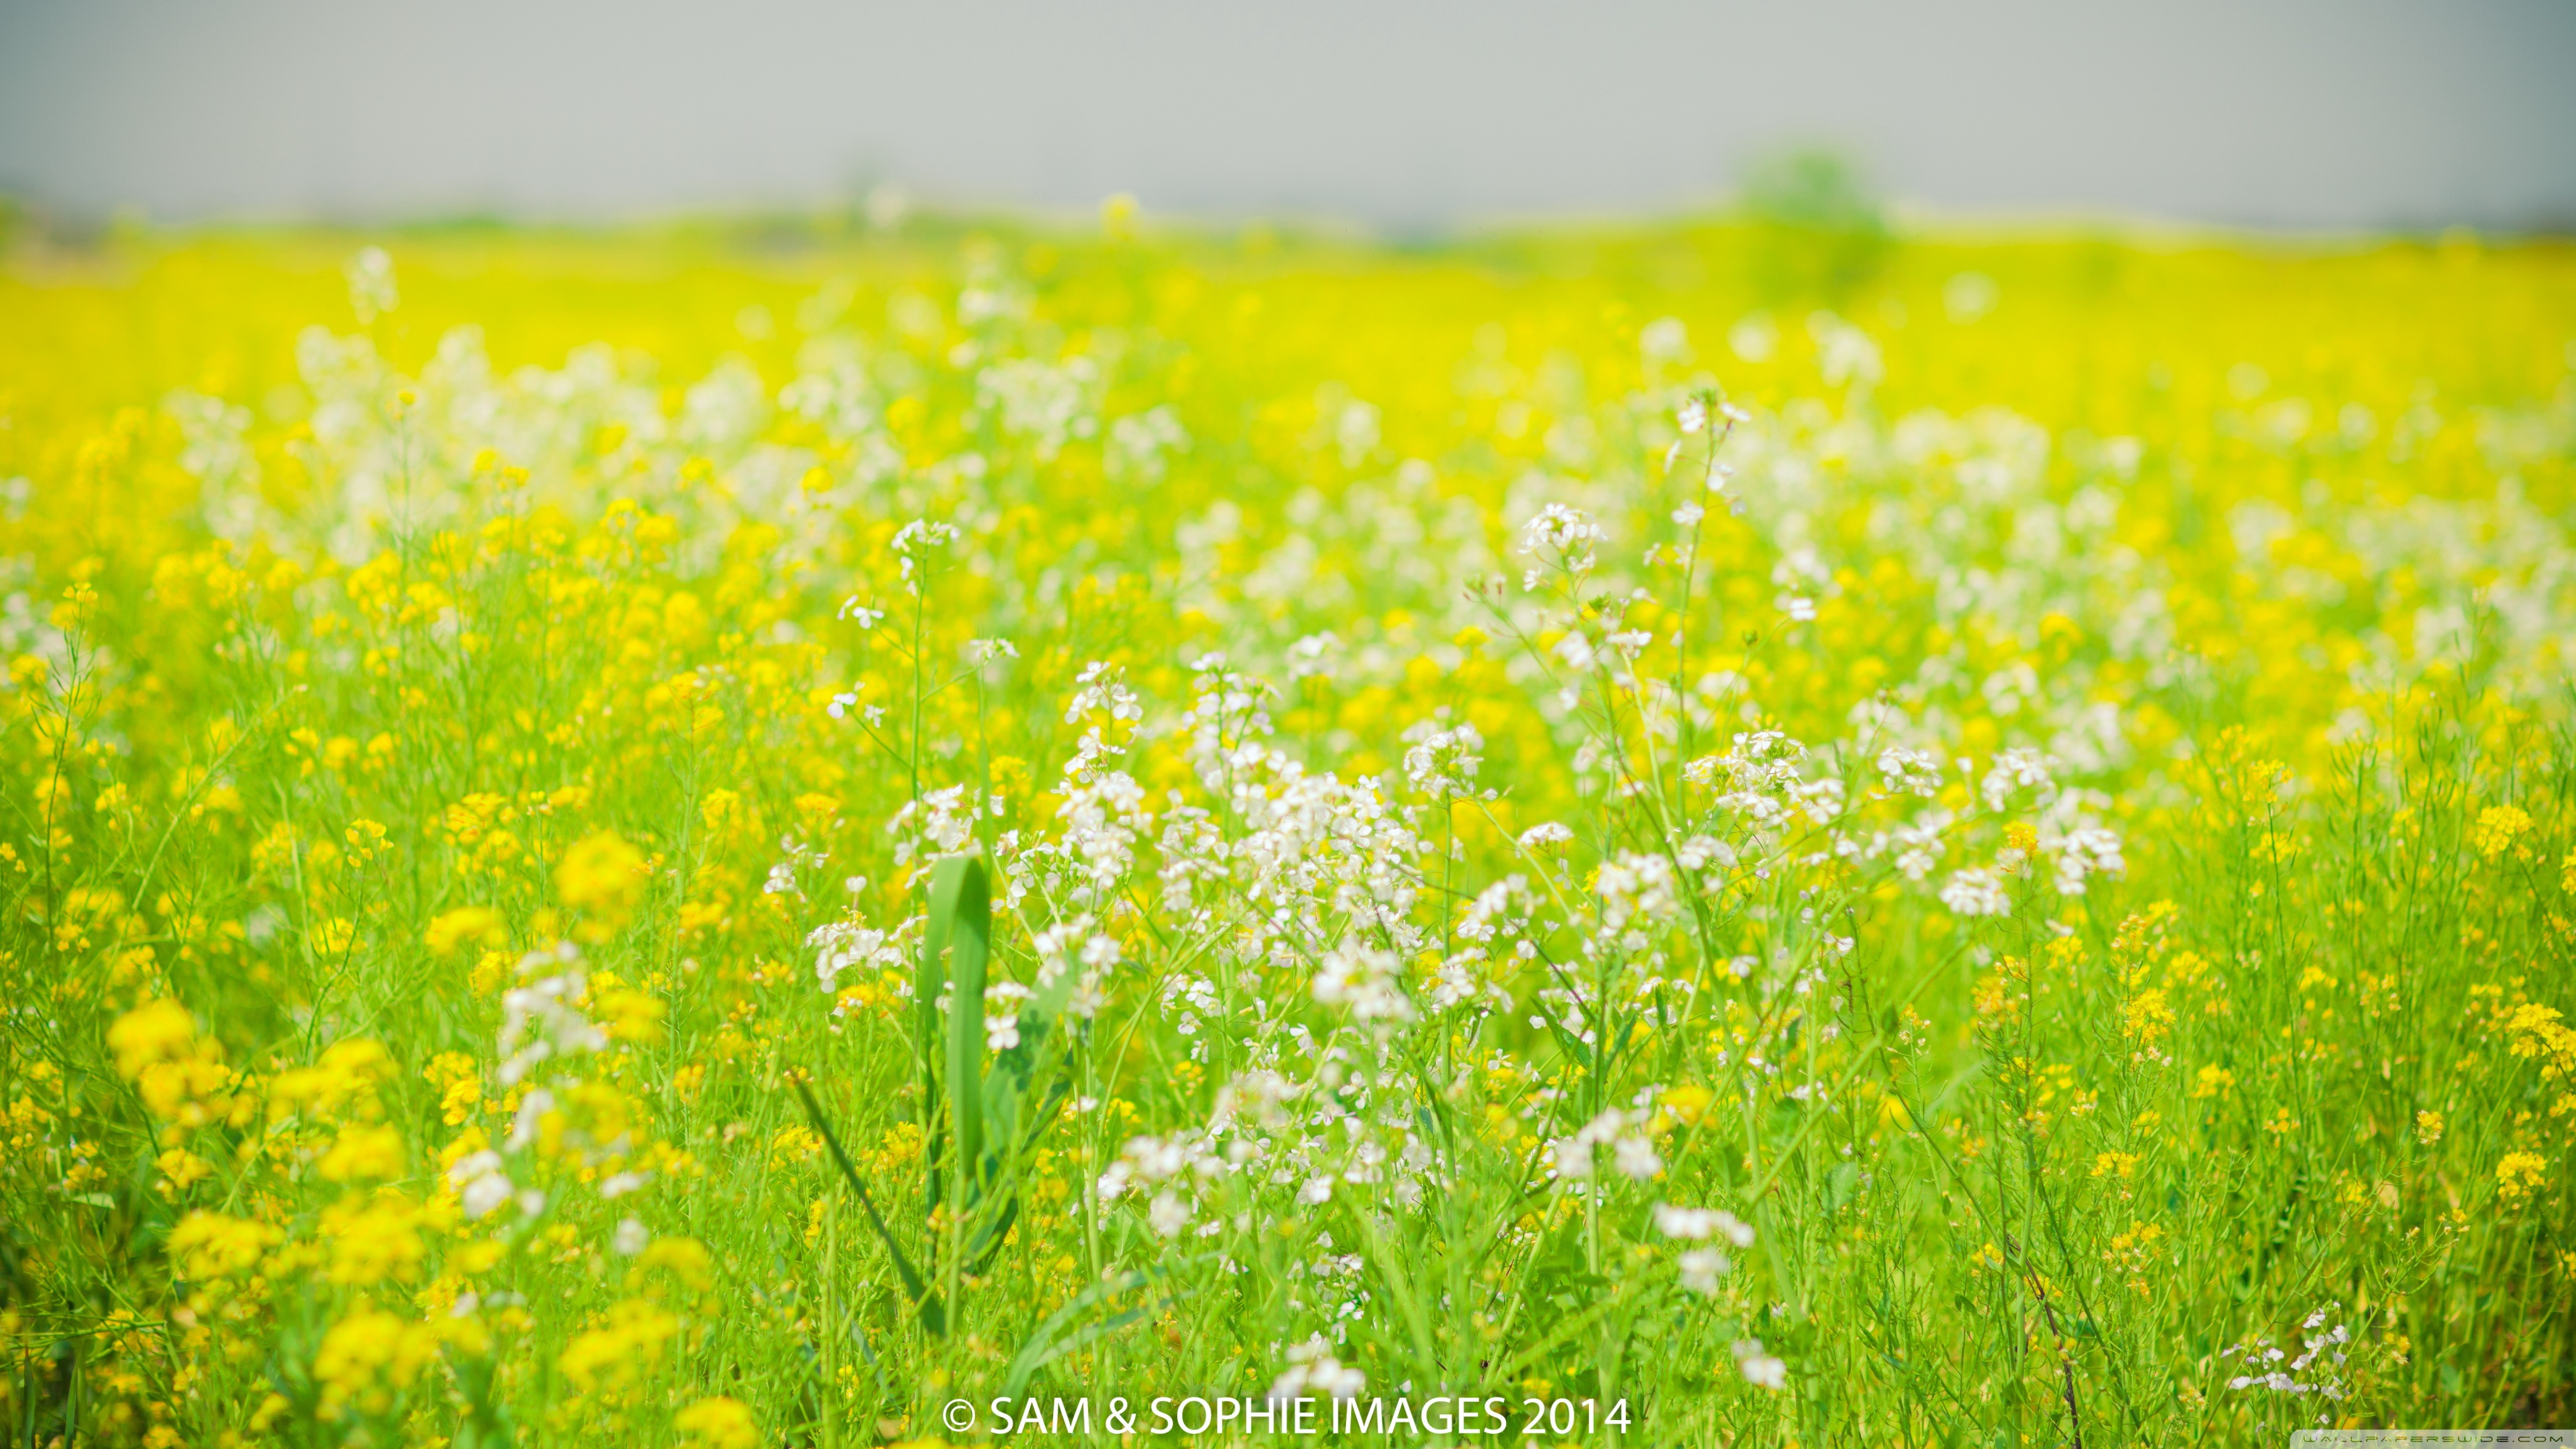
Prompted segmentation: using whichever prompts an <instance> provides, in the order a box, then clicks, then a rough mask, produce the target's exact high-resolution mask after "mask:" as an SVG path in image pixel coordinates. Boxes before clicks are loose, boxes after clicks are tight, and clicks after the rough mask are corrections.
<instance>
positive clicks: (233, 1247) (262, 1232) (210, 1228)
mask: <svg viewBox="0 0 2576 1449" xmlns="http://www.w3.org/2000/svg"><path fill="white" fill-rule="evenodd" d="M282 1241H284V1235H283V1234H281V1233H279V1232H278V1230H277V1229H275V1228H273V1227H270V1226H269V1225H268V1224H266V1223H263V1222H256V1221H254V1220H252V1219H250V1218H236V1217H229V1216H227V1215H225V1214H223V1213H214V1212H206V1211H204V1210H203V1209H199V1210H197V1211H195V1212H191V1213H189V1214H188V1215H187V1216H186V1217H183V1218H181V1219H179V1223H178V1226H176V1227H174V1228H172V1229H171V1230H170V1239H169V1252H170V1257H171V1259H172V1260H173V1261H175V1262H176V1263H177V1264H178V1265H179V1271H180V1273H181V1274H182V1275H183V1276H185V1277H188V1278H191V1279H200V1280H202V1279H207V1278H229V1277H237V1276H239V1275H241V1274H244V1273H248V1272H249V1271H250V1270H251V1269H253V1268H255V1267H257V1266H258V1265H259V1260H260V1258H261V1256H262V1255H264V1254H265V1253H267V1252H268V1250H269V1249H271V1248H273V1247H276V1246H277V1245H278V1244H279V1243H280V1242H282Z"/></svg>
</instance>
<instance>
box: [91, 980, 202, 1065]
mask: <svg viewBox="0 0 2576 1449" xmlns="http://www.w3.org/2000/svg"><path fill="white" fill-rule="evenodd" d="M196 1041H197V1019H196V1018H195V1017H194V1016H191V1015H189V1014H188V1008H186V1007H184V1006H181V1005H180V1004H179V1003H178V1002H176V1001H173V1000H171V999H169V998H168V997H162V998H159V999H158V1000H154V1001H147V1002H145V1003H143V1004H142V1005H141V1006H138V1007H136V1008H134V1009H133V1010H132V1011H129V1012H127V1013H125V1014H124V1015H123V1016H120V1017H118V1018H117V1019H116V1023H115V1024H114V1025H112V1026H110V1027H109V1028H108V1029H107V1045H108V1049H109V1050H110V1051H113V1052H114V1053H116V1070H117V1071H118V1072H119V1073H120V1074H122V1075H123V1076H124V1077H125V1079H126V1080H127V1081H133V1080H135V1079H137V1078H139V1077H141V1076H142V1075H143V1069H144V1068H145V1067H148V1066H150V1065H152V1064H153V1063H154V1062H165V1061H177V1060H179V1059H181V1058H184V1057H186V1056H188V1055H189V1054H190V1053H191V1052H192V1051H193V1050H194V1049H195V1046H196Z"/></svg>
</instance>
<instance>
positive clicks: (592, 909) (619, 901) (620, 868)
mask: <svg viewBox="0 0 2576 1449" xmlns="http://www.w3.org/2000/svg"><path fill="white" fill-rule="evenodd" d="M644 868H645V859H644V853H643V852H642V851H640V850H637V849H636V848H635V847H634V846H631V845H629V844H627V843H626V842H625V841H623V840H621V839H619V838H618V836H617V833H616V832H615V831H613V830H602V831H599V832H597V833H595V834H592V835H587V836H584V837H582V838H581V839H580V840H578V841H575V842H574V843H573V846H572V848H571V849H569V850H566V851H565V852H564V855H563V859H562V861H560V862H559V863H557V865H556V866H555V897H556V899H558V900H560V901H562V902H563V903H564V904H565V905H566V906H569V907H570V908H572V909H573V910H576V911H582V912H586V913H587V914H589V915H590V916H591V917H592V918H593V919H594V920H595V921H596V922H597V924H598V925H599V927H600V928H601V929H600V931H599V933H598V934H599V936H600V938H601V939H605V937H606V936H607V935H610V934H614V933H615V931H616V929H617V928H618V927H620V926H623V925H624V924H626V918H627V917H628V916H630V915H632V914H634V911H635V907H636V906H637V904H639V903H640V902H641V901H642V900H643V899H644V885H645V879H644Z"/></svg>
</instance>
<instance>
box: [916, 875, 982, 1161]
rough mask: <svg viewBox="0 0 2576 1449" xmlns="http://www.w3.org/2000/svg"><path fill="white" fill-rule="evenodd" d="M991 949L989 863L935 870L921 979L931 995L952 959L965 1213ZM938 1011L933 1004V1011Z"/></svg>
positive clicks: (952, 1070)
mask: <svg viewBox="0 0 2576 1449" xmlns="http://www.w3.org/2000/svg"><path fill="white" fill-rule="evenodd" d="M992 948H993V893H992V888H991V886H990V885H989V884H988V883H987V881H986V879H985V875H984V863H983V862H982V861H980V860H977V859H975V858H974V857H972V856H964V855H952V856H950V857H948V858H947V859H945V860H942V861H941V862H939V864H938V865H936V866H935V867H933V868H932V870H931V876H930V928H929V931H928V932H927V933H926V934H925V935H924V937H923V939H922V944H921V953H922V961H921V975H922V981H923V983H924V984H925V985H930V986H932V988H933V993H934V998H935V995H936V982H937V979H938V974H939V973H940V961H939V958H940V953H941V952H943V951H945V952H947V954H948V955H949V957H950V960H949V963H948V967H947V970H946V972H945V975H946V977H947V979H948V983H949V996H948V1123H949V1128H950V1130H951V1131H952V1132H953V1133H954V1134H955V1137H956V1142H957V1155H956V1163H957V1170H958V1172H959V1173H961V1174H963V1179H962V1181H961V1183H960V1188H961V1190H960V1192H959V1194H958V1196H959V1200H960V1207H961V1209H962V1208H963V1206H964V1204H965V1202H966V1201H967V1200H968V1198H969V1195H970V1194H971V1191H972V1189H973V1187H974V1185H975V1184H976V1181H977V1179H978V1177H979V1175H980V1172H981V1163H982V1161H983V1156H984V967H985V964H986V962H987V960H988V959H989V958H990V956H991V954H992ZM931 1009H932V1010H933V1011H934V1012H935V1011H936V1010H937V1006H936V1002H935V1000H934V1002H933V1005H932V1008H931Z"/></svg>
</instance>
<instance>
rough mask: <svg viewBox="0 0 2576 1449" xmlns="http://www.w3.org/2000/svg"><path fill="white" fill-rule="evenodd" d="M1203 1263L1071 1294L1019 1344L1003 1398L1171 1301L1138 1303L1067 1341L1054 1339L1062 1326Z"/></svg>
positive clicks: (1110, 1280) (1147, 1272)
mask: <svg viewBox="0 0 2576 1449" xmlns="http://www.w3.org/2000/svg"><path fill="white" fill-rule="evenodd" d="M1206 1261H1207V1259H1205V1258H1193V1259H1190V1260H1189V1261H1187V1262H1182V1263H1174V1264H1170V1265H1168V1266H1165V1267H1161V1268H1149V1269H1146V1270H1144V1271H1143V1272H1137V1273H1121V1274H1119V1275H1118V1276H1117V1277H1115V1278H1108V1279H1103V1280H1102V1281H1100V1282H1098V1283H1094V1284H1092V1285H1091V1286H1090V1287H1088V1288H1085V1289H1083V1290H1082V1291H1081V1292H1079V1293H1077V1294H1075V1295H1073V1297H1072V1299H1070V1300H1069V1301H1067V1302H1066V1304H1065V1305H1064V1306H1063V1307H1062V1308H1059V1309H1057V1310H1056V1311H1055V1312H1053V1313H1051V1314H1049V1315H1047V1321H1046V1322H1044V1323H1041V1324H1039V1325H1038V1327H1037V1331H1036V1332H1035V1333H1032V1334H1030V1335H1029V1337H1028V1341H1027V1342H1025V1343H1023V1344H1021V1345H1020V1351H1019V1352H1018V1353H1016V1354H1014V1355H1012V1357H1011V1367H1010V1371H1009V1372H1008V1373H1006V1374H1004V1375H1003V1379H1002V1383H1003V1387H1002V1394H1003V1397H1005V1398H1013V1399H1016V1398H1018V1397H1019V1396H1020V1390H1022V1389H1024V1388H1026V1387H1028V1383H1029V1376H1030V1375H1031V1374H1034V1373H1036V1372H1037V1371H1038V1370H1039V1369H1042V1368H1044V1367H1046V1366H1047V1365H1048V1364H1051V1363H1053V1362H1055V1361H1056V1360H1057V1359H1060V1358H1062V1357H1064V1356H1065V1355H1066V1354H1068V1353H1071V1352H1073V1351H1074V1350H1075V1349H1078V1348H1081V1347H1083V1346H1084V1345H1086V1344H1090V1343H1094V1342H1097V1341H1098V1340H1100V1339H1103V1338H1106V1337H1108V1336H1109V1335H1110V1334H1113V1333H1116V1332H1117V1331H1118V1330H1120V1329H1122V1328H1125V1327H1126V1326H1127V1325H1129V1324H1131V1323H1135V1322H1137V1321H1139V1320H1140V1319H1143V1318H1145V1317H1146V1316H1147V1315H1149V1314H1151V1313H1153V1312H1154V1311H1155V1310H1156V1309H1158V1308H1161V1307H1162V1306H1163V1305H1164V1304H1165V1303H1167V1302H1169V1301H1170V1300H1168V1299H1160V1298H1158V1299H1152V1300H1149V1301H1147V1302H1144V1303H1139V1304H1137V1305H1136V1306H1135V1307H1133V1308H1130V1309H1128V1310H1127V1311H1126V1312H1124V1313H1119V1314H1114V1315H1112V1316H1111V1317H1109V1318H1107V1319H1104V1320H1102V1321H1101V1322H1098V1323H1093V1324H1088V1325H1086V1326H1084V1327H1083V1328H1082V1329H1081V1330H1080V1331H1079V1332H1077V1333H1075V1334H1073V1335H1072V1336H1071V1337H1069V1338H1063V1339H1059V1338H1057V1337H1056V1335H1057V1334H1059V1333H1061V1332H1063V1331H1064V1326H1065V1325H1066V1324H1068V1323H1071V1322H1072V1321H1073V1320H1074V1319H1075V1318H1077V1317H1079V1316H1080V1315H1081V1314H1082V1313H1083V1312H1085V1311H1086V1310H1088V1309H1090V1308H1091V1307H1093V1306H1094V1305H1096V1304H1098V1303H1099V1302H1101V1301H1102V1300H1103V1299H1106V1298H1110V1297H1114V1296H1116V1295H1117V1294H1120V1293H1124V1292H1126V1291H1127V1290H1129V1289H1131V1288H1142V1287H1144V1286H1145V1285H1146V1284H1148V1283H1151V1282H1153V1281H1154V1280H1155V1279H1157V1278H1163V1277H1168V1276H1170V1275H1171V1274H1172V1273H1173V1272H1175V1271H1177V1270H1179V1269H1183V1268H1189V1267H1193V1266H1196V1265H1197V1264H1199V1263H1203V1262H1206Z"/></svg>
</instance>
